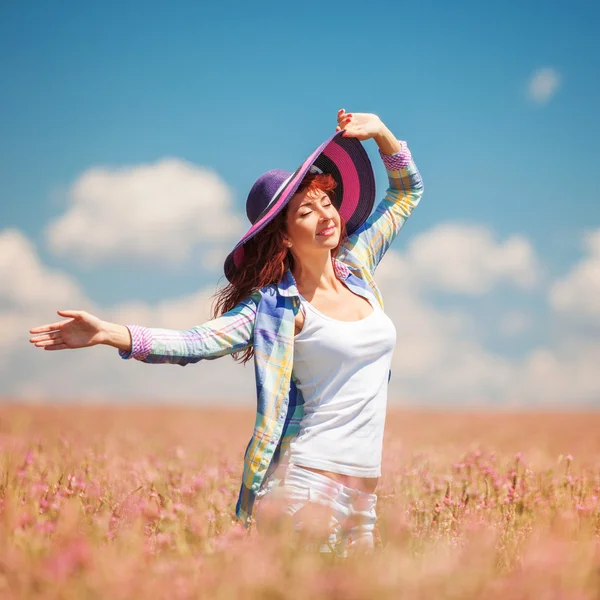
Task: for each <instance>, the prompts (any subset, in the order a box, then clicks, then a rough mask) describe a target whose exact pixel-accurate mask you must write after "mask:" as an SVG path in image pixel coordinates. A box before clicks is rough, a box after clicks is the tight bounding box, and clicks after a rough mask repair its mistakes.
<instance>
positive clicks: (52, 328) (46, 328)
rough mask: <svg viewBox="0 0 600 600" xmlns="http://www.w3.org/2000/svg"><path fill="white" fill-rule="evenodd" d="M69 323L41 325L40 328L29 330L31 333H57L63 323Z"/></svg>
mask: <svg viewBox="0 0 600 600" xmlns="http://www.w3.org/2000/svg"><path fill="white" fill-rule="evenodd" d="M68 322H69V321H58V322H57V323H51V324H49V325H40V326H39V327H34V328H33V329H30V330H29V333H46V332H48V331H56V330H57V329H60V326H61V325H62V324H63V323H68Z"/></svg>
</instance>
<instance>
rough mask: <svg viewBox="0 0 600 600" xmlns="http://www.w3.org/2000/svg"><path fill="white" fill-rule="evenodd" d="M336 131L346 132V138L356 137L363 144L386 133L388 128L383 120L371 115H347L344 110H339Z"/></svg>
mask: <svg viewBox="0 0 600 600" xmlns="http://www.w3.org/2000/svg"><path fill="white" fill-rule="evenodd" d="M337 121H338V125H337V127H336V128H335V130H336V131H341V130H342V129H343V130H344V131H345V133H344V135H345V136H346V137H355V138H357V139H359V140H360V141H361V142H364V141H365V140H370V139H371V138H374V137H377V136H379V135H381V134H383V133H384V131H385V130H386V129H387V127H386V126H385V125H384V124H383V122H382V121H381V119H380V118H379V117H378V116H377V115H374V114H371V113H347V112H346V111H345V110H344V109H343V108H341V109H340V110H338V114H337Z"/></svg>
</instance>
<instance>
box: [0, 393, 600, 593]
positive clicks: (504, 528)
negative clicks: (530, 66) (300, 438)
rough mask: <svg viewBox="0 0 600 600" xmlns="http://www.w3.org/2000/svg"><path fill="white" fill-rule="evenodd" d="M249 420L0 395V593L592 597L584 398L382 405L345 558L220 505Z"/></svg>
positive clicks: (598, 498) (595, 456)
mask: <svg viewBox="0 0 600 600" xmlns="http://www.w3.org/2000/svg"><path fill="white" fill-rule="evenodd" d="M252 426H253V413H252V412H251V411H249V410H240V409H225V408H224V409H205V408H197V409H196V408H166V407H165V408H156V407H152V408H150V407H135V406H128V407H119V408H116V407H90V406H88V407H85V406H54V407H41V406H40V407H34V406H17V405H9V404H5V405H3V406H0V598H2V599H6V600H12V599H15V600H16V599H23V598H24V599H27V598H44V599H52V598H73V599H75V598H98V599H100V598H110V599H111V600H119V599H132V598H218V599H230V598H241V599H246V598H248V599H255V598H256V599H258V598H260V599H268V600H275V599H279V598H281V599H283V598H294V599H310V600H317V599H320V598H339V599H342V598H343V599H346V600H348V599H350V600H352V599H359V598H377V599H387V598H394V599H402V598H411V599H412V598H417V599H432V598H436V599H439V598H453V599H457V600H458V599H471V598H478V599H479V598H485V599H496V598H498V599H499V598H502V599H511V600H513V599H514V600H519V599H525V598H536V599H538V600H542V599H546V598H547V599H550V598H552V599H556V600H558V599H562V598H564V599H573V600H583V599H590V600H592V599H596V600H597V599H599V598H600V412H599V413H587V414H583V413H564V414H561V413H554V414H550V413H503V412H494V413H492V412H489V413H485V412H480V413H473V412H471V413H467V412H453V413H452V412H448V413H441V412H433V411H432V412H415V411H404V410H403V411H401V410H391V411H390V413H389V417H388V427H387V430H386V437H385V448H384V467H383V469H384V474H383V477H382V479H381V482H380V485H379V488H378V490H377V493H378V495H379V503H378V512H379V523H378V528H377V532H376V541H377V548H376V552H375V553H374V554H372V555H367V556H360V555H355V556H350V557H349V558H347V559H331V558H328V557H326V556H319V555H315V554H314V553H310V552H306V551H303V550H302V549H299V548H297V547H295V546H294V545H292V544H291V543H290V539H289V537H288V532H286V531H285V530H281V531H273V532H271V533H270V534H269V535H259V534H257V533H256V532H252V534H251V535H247V534H246V533H245V532H244V531H242V530H241V529H240V528H239V527H238V526H236V525H235V524H234V523H233V522H232V514H233V509H234V504H235V499H236V497H237V492H238V487H239V482H240V475H241V469H242V455H243V451H244V449H245V447H246V443H247V441H248V439H249V437H250V434H251V431H252Z"/></svg>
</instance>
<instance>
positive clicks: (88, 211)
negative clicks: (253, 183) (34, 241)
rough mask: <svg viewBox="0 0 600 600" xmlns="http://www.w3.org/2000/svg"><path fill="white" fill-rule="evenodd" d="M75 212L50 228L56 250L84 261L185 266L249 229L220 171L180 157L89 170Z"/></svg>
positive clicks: (75, 197) (72, 193)
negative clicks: (194, 255)
mask: <svg viewBox="0 0 600 600" xmlns="http://www.w3.org/2000/svg"><path fill="white" fill-rule="evenodd" d="M69 198H70V206H69V208H68V210H67V212H66V213H65V214H63V215H62V216H60V217H59V218H57V219H56V220H55V221H53V222H52V223H50V224H49V226H48V227H47V229H46V236H47V241H48V244H49V246H50V249H51V250H52V251H53V252H55V253H56V254H58V255H61V256H69V257H72V258H73V259H74V260H78V261H80V262H83V263H99V262H104V261H115V260H119V261H128V260H131V259H151V260H154V261H158V262H181V261H185V260H186V259H189V258H190V255H191V252H192V250H193V249H194V248H195V247H197V246H199V245H206V244H208V245H209V249H210V245H212V244H215V243H219V242H221V243H222V242H223V241H230V240H231V241H233V240H234V238H235V237H236V236H238V235H239V234H240V233H241V232H242V230H243V224H242V222H241V219H240V217H239V216H238V215H237V214H236V213H234V212H233V210H232V203H231V191H230V189H229V187H228V186H227V184H226V183H225V182H224V181H223V180H222V179H221V178H220V177H219V176H218V175H217V174H216V173H214V172H213V171H211V170H209V169H206V168H202V167H197V166H195V165H193V164H190V163H188V162H185V161H182V160H178V159H164V160H161V161H159V162H156V163H154V164H148V165H139V166H135V167H127V168H119V169H108V168H92V169H89V170H88V171H86V172H84V173H83V174H82V175H81V176H80V177H79V178H78V179H77V180H76V181H75V183H74V184H73V185H72V186H71V188H70V190H69Z"/></svg>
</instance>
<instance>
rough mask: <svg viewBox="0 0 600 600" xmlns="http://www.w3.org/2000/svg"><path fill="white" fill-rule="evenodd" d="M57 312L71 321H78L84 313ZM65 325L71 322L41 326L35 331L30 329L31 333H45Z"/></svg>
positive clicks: (35, 328) (77, 311)
mask: <svg viewBox="0 0 600 600" xmlns="http://www.w3.org/2000/svg"><path fill="white" fill-rule="evenodd" d="M56 312H57V313H58V314H59V315H61V316H63V317H70V318H71V319H76V318H78V317H80V316H81V315H82V314H83V312H82V311H80V310H57V311H56ZM65 323H69V321H57V322H56V323H49V324H47V325H40V326H39V327H34V328H33V329H30V330H29V333H45V332H47V331H56V330H57V329H60V328H61V326H62V325H64V324H65Z"/></svg>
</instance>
